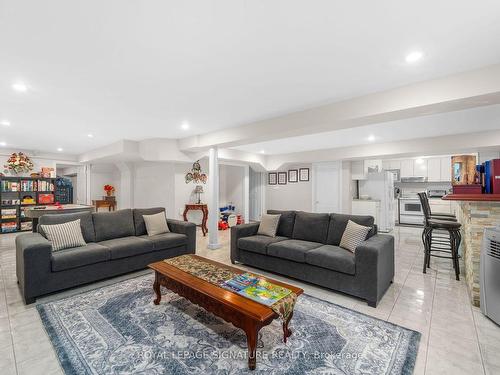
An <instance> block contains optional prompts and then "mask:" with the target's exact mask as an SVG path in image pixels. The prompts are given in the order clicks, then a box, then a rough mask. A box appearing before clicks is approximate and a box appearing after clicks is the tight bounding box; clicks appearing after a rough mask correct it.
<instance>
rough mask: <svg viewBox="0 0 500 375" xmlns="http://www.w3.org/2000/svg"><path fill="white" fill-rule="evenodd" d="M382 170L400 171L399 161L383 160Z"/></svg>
mask: <svg viewBox="0 0 500 375" xmlns="http://www.w3.org/2000/svg"><path fill="white" fill-rule="evenodd" d="M382 168H383V169H384V170H386V171H388V170H391V169H401V161H400V160H383V161H382Z"/></svg>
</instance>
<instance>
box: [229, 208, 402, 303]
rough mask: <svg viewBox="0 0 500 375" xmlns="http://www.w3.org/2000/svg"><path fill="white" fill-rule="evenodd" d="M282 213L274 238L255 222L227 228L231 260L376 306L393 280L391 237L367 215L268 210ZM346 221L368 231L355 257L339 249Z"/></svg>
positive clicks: (392, 245) (392, 244)
mask: <svg viewBox="0 0 500 375" xmlns="http://www.w3.org/2000/svg"><path fill="white" fill-rule="evenodd" d="M268 213H269V214H278V213H279V214H281V217H280V221H279V225H278V231H277V236H276V237H267V236H262V235H257V230H258V228H259V223H258V222H256V223H250V224H243V225H237V226H234V227H232V228H231V262H232V263H235V262H240V263H244V264H247V265H249V266H254V267H257V268H261V269H264V270H267V271H271V272H275V273H278V274H281V275H286V276H290V277H293V278H296V279H299V280H303V281H307V282H310V283H313V284H317V285H320V286H323V287H327V288H330V289H335V290H338V291H341V292H344V293H347V294H350V295H353V296H356V297H359V298H363V299H365V300H366V301H367V302H368V305H370V306H372V307H376V306H377V303H378V302H379V301H380V299H381V298H382V296H383V295H384V293H385V291H386V290H387V288H388V287H389V285H390V283H391V282H392V280H393V278H394V237H392V236H390V235H383V234H378V233H377V228H376V226H375V225H374V220H373V217H371V216H354V215H343V214H317V213H307V212H299V211H297V212H296V211H268ZM348 220H352V221H354V222H356V223H358V224H360V225H364V226H369V227H372V230H371V231H370V233H369V234H368V238H367V239H366V241H364V242H363V243H362V244H361V245H360V246H358V247H357V248H356V251H355V254H353V253H351V252H350V251H348V250H345V249H343V248H341V247H339V244H340V240H341V238H342V234H343V233H344V229H345V228H346V225H347V222H348Z"/></svg>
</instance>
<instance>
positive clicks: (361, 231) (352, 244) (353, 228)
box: [340, 220, 372, 253]
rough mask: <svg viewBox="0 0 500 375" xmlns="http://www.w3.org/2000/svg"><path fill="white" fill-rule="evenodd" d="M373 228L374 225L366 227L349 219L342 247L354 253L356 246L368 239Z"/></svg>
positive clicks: (341, 242) (341, 241) (341, 243)
mask: <svg viewBox="0 0 500 375" xmlns="http://www.w3.org/2000/svg"><path fill="white" fill-rule="evenodd" d="M371 229H372V227H365V226H363V225H359V224H356V223H355V222H354V221H352V220H349V221H348V222H347V226H346V227H345V230H344V234H343V235H342V239H341V240H340V247H342V248H344V249H346V250H349V251H351V252H353V253H354V252H355V251H356V248H357V247H358V246H359V245H361V244H362V243H363V242H364V241H365V240H366V237H367V236H368V233H369V232H370V230H371Z"/></svg>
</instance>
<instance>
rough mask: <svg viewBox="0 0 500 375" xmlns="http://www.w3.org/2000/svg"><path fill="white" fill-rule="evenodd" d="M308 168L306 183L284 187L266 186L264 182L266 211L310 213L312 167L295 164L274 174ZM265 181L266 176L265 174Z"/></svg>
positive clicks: (296, 183) (288, 184)
mask: <svg viewBox="0 0 500 375" xmlns="http://www.w3.org/2000/svg"><path fill="white" fill-rule="evenodd" d="M299 168H309V169H310V175H309V176H310V178H309V181H307V182H301V181H299V182H294V183H288V182H287V184H286V185H268V184H267V181H266V210H298V211H308V212H312V173H311V172H312V165H311V164H295V165H290V166H288V167H287V169H284V170H278V171H276V172H288V170H290V169H297V170H298V169H299ZM266 179H267V174H266Z"/></svg>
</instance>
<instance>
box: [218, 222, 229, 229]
mask: <svg viewBox="0 0 500 375" xmlns="http://www.w3.org/2000/svg"><path fill="white" fill-rule="evenodd" d="M228 228H229V225H228V224H227V221H222V220H220V221H219V230H226V229H228Z"/></svg>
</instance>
